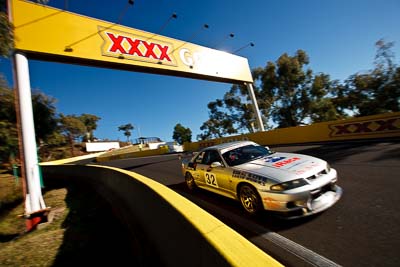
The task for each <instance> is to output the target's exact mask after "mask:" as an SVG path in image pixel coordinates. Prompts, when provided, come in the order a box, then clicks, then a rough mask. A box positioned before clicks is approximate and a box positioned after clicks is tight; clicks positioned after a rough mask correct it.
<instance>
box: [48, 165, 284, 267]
mask: <svg viewBox="0 0 400 267" xmlns="http://www.w3.org/2000/svg"><path fill="white" fill-rule="evenodd" d="M61 163H62V161H58V162H57V163H56V164H61ZM42 172H43V175H44V178H45V179H71V180H72V179H73V180H74V181H79V182H84V183H89V184H90V186H91V187H93V188H94V189H95V191H96V192H98V193H99V194H100V195H101V196H102V197H104V198H105V199H106V200H107V201H108V202H109V203H110V204H111V206H112V208H113V211H114V212H115V214H116V216H118V217H119V219H120V220H121V221H122V222H124V223H125V225H126V226H127V228H128V230H129V232H130V233H131V235H132V240H136V246H135V247H137V248H139V254H137V255H135V257H137V259H136V263H138V264H139V265H143V266H174V267H175V266H207V267H210V266H252V267H256V266H282V265H281V264H280V263H279V262H277V261H276V260H275V259H273V258H272V257H271V256H269V255H267V254H266V253H264V252H263V251H262V250H260V249H258V248H257V247H256V246H254V245H253V244H252V243H250V242H249V241H248V240H247V239H245V238H244V237H242V236H241V235H239V234H238V233H237V232H235V231H234V230H232V229H231V228H229V227H228V226H226V225H225V224H224V223H222V222H221V221H219V220H218V219H216V218H215V217H213V216H212V215H210V214H209V213H207V212H206V211H204V210H202V209H201V208H200V207H198V206H196V205H195V204H193V203H192V202H190V201H189V200H187V199H186V198H184V197H182V196H181V195H179V194H177V193H175V192H174V191H173V190H171V189H169V188H168V187H166V186H164V185H162V184H160V183H158V182H155V181H154V180H151V179H149V178H147V177H144V176H142V175H140V174H137V173H133V172H129V171H125V170H121V169H117V168H112V167H106V166H96V165H51V163H47V164H42ZM105 231H107V229H105Z"/></svg>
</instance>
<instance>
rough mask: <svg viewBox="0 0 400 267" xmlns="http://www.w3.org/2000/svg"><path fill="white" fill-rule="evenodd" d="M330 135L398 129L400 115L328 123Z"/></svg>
mask: <svg viewBox="0 0 400 267" xmlns="http://www.w3.org/2000/svg"><path fill="white" fill-rule="evenodd" d="M329 129H330V130H331V132H330V136H331V137H341V136H352V135H353V136H354V135H372V134H382V133H392V132H399V131H400V117H392V118H384V119H374V120H368V121H360V122H353V123H340V124H331V125H329Z"/></svg>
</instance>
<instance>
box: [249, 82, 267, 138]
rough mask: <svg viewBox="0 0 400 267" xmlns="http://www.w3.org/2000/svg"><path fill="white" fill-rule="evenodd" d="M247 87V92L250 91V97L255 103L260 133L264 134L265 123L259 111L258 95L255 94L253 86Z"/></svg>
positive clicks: (254, 109) (254, 108) (254, 107)
mask: <svg viewBox="0 0 400 267" xmlns="http://www.w3.org/2000/svg"><path fill="white" fill-rule="evenodd" d="M246 86H247V90H248V91H249V96H250V99H251V102H253V111H254V114H255V115H256V120H257V124H258V129H259V131H261V132H264V131H265V129H264V123H263V120H262V118H261V113H260V110H259V109H258V104H257V99H256V95H255V94H254V89H253V85H252V84H251V83H246Z"/></svg>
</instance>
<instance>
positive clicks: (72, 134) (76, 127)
mask: <svg viewBox="0 0 400 267" xmlns="http://www.w3.org/2000/svg"><path fill="white" fill-rule="evenodd" d="M60 129H61V131H62V133H64V134H65V135H66V136H67V138H68V140H69V143H70V145H71V154H72V156H74V155H75V152H74V143H75V140H77V139H79V138H82V137H83V136H84V135H85V134H86V132H87V129H86V126H85V124H83V122H82V121H81V120H80V119H79V117H77V116H75V115H67V116H64V115H63V114H61V115H60Z"/></svg>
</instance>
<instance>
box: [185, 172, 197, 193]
mask: <svg viewBox="0 0 400 267" xmlns="http://www.w3.org/2000/svg"><path fill="white" fill-rule="evenodd" d="M185 181H186V186H187V188H188V189H189V190H190V191H193V190H195V189H196V188H197V186H196V183H195V182H194V178H193V176H192V175H191V174H190V172H187V173H186V175H185Z"/></svg>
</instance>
